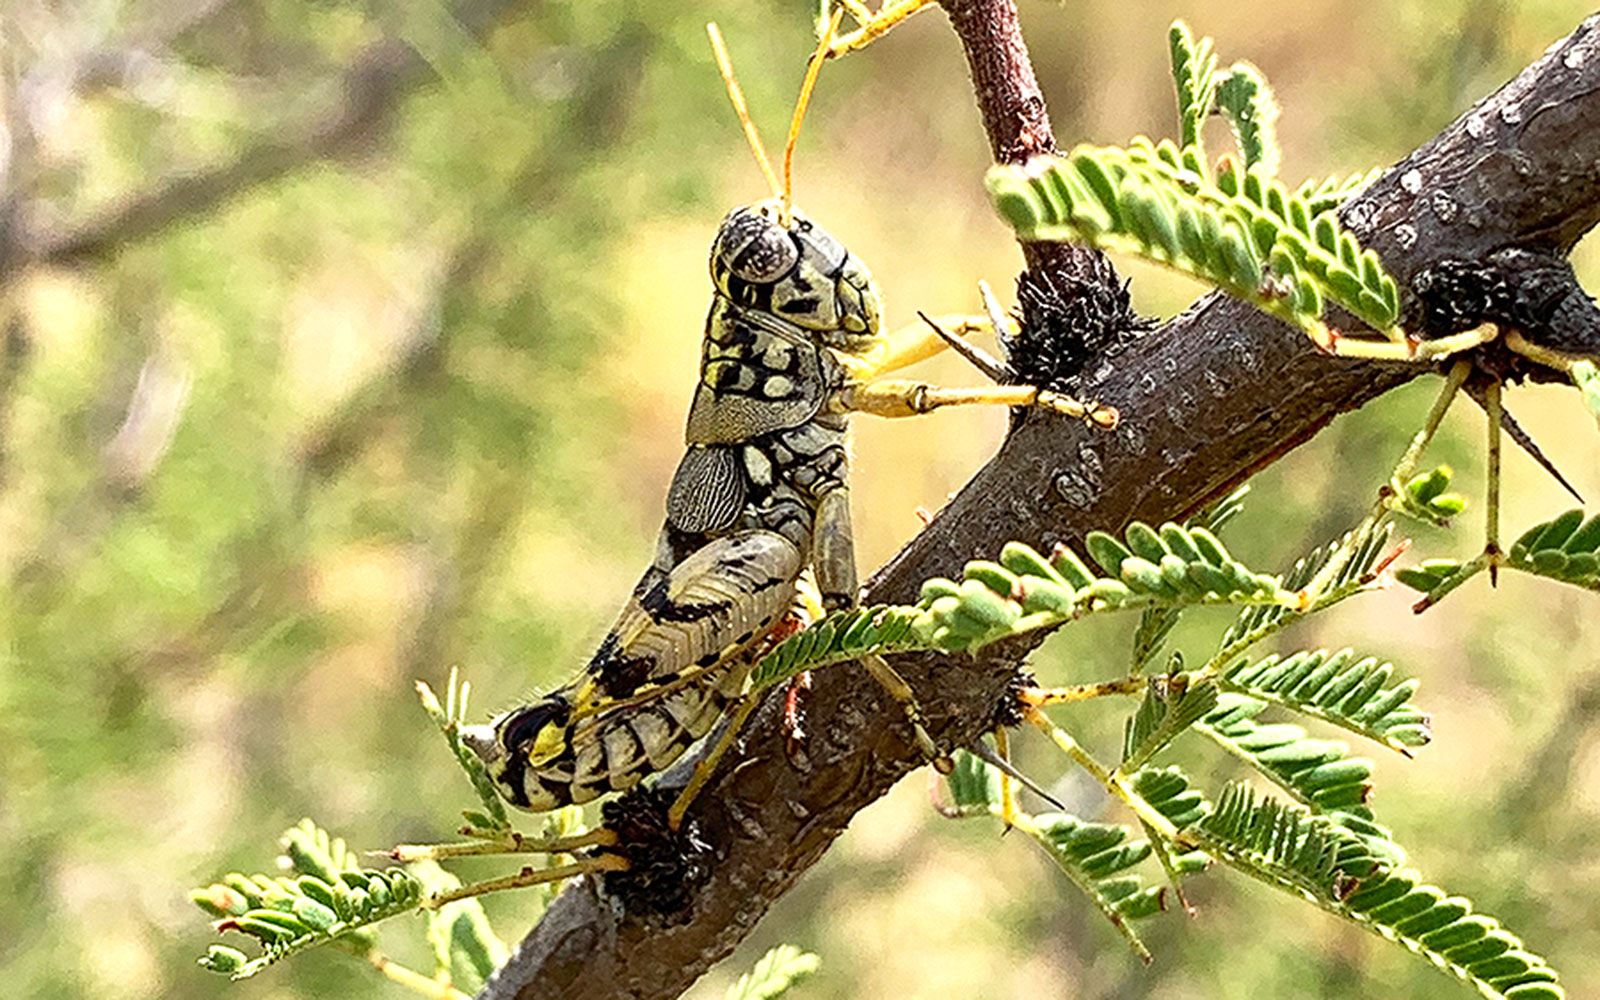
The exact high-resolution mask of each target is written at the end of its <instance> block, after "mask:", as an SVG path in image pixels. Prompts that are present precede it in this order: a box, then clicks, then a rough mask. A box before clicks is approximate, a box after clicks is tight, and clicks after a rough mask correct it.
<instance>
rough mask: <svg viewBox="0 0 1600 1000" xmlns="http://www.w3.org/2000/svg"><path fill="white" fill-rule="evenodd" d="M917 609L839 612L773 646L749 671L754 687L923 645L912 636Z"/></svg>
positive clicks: (876, 607) (879, 607) (887, 607)
mask: <svg viewBox="0 0 1600 1000" xmlns="http://www.w3.org/2000/svg"><path fill="white" fill-rule="evenodd" d="M917 618H918V612H917V611H916V609H915V608H903V607H894V606H891V605H886V604H879V605H874V606H872V607H869V608H852V609H849V610H846V611H838V612H835V613H833V614H831V615H828V616H827V617H826V618H823V619H822V620H821V621H818V622H814V623H812V624H811V625H809V626H807V627H806V628H805V629H804V630H802V631H800V632H798V633H796V634H795V635H792V636H790V637H789V638H787V639H785V640H784V641H783V642H780V643H779V644H778V645H777V646H775V647H773V649H772V650H771V652H769V653H767V654H766V655H765V656H763V657H762V658H761V659H760V660H759V661H758V662H757V663H756V666H755V669H753V670H752V671H751V673H750V685H751V687H752V689H753V690H757V691H759V690H763V689H765V688H768V687H771V686H772V685H774V684H778V683H781V682H783V681H786V680H788V679H789V678H791V677H793V676H795V675H796V674H798V673H800V672H802V671H805V670H813V669H816V668H819V667H825V666H828V665H829V664H833V663H844V662H847V661H849V660H856V659H860V658H861V657H862V656H865V655H867V654H869V653H880V654H881V653H898V652H905V651H908V650H912V649H921V648H925V647H924V645H923V644H922V643H921V642H919V641H918V640H917V638H916V636H915V634H914V626H915V625H916V621H917Z"/></svg>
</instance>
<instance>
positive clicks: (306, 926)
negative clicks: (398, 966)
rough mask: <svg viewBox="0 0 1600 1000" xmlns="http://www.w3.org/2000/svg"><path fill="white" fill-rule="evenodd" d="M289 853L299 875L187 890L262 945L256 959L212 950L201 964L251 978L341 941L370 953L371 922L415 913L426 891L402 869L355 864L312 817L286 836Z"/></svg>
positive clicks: (243, 878) (234, 877) (234, 878)
mask: <svg viewBox="0 0 1600 1000" xmlns="http://www.w3.org/2000/svg"><path fill="white" fill-rule="evenodd" d="M284 851H285V855H286V856H287V858H288V859H289V861H290V863H291V866H292V867H293V869H294V870H295V871H296V872H298V873H299V874H298V877H296V878H290V877H288V876H283V875H279V876H270V875H242V874H239V873H237V872H235V873H233V874H230V875H227V876H225V877H224V878H223V879H222V881H221V882H217V883H213V884H212V885H210V886H207V887H205V888H202V889H195V890H193V891H192V892H191V893H190V894H189V898H190V899H191V900H192V901H193V902H194V904H195V905H196V906H198V907H200V908H201V909H202V910H204V911H206V912H207V913H209V914H211V915H212V916H214V917H218V918H220V919H219V920H218V923H217V930H218V931H226V930H238V931H242V932H244V933H245V934H248V935H250V936H251V937H254V938H255V939H256V940H257V942H258V943H259V944H260V945H261V949H262V953H261V955H260V956H259V957H257V958H254V959H245V958H244V956H243V953H242V952H239V951H238V950H237V949H233V948H226V947H213V948H212V950H211V951H209V952H208V953H207V954H206V956H205V957H204V958H202V959H201V960H200V964H201V965H203V966H205V967H206V968H208V969H211V970H212V971H215V972H224V973H226V974H227V975H229V976H230V977H231V978H233V979H247V978H249V977H250V976H253V975H255V974H256V973H258V972H260V971H261V970H262V969H265V968H266V967H267V966H269V965H271V964H273V963H274V962H277V961H279V960H281V959H283V958H285V957H287V956H289V955H292V954H295V953H297V952H300V951H304V950H305V949H307V948H311V947H315V946H316V945H321V944H327V943H329V942H332V941H336V940H341V939H346V940H349V939H354V940H355V946H356V948H357V950H359V951H362V952H365V951H368V950H371V948H372V947H373V945H374V941H373V939H372V938H371V936H370V934H371V932H370V931H368V930H366V928H367V927H368V926H369V925H371V924H374V923H376V922H378V921H380V920H384V919H387V918H389V917H392V916H395V915H397V914H401V913H407V912H410V911H412V910H415V909H416V908H417V906H418V905H419V904H420V903H421V902H422V899H423V897H424V895H425V894H426V889H425V888H424V886H423V884H422V882H421V881H419V880H418V879H417V877H416V876H414V875H412V874H411V873H410V872H408V871H406V870H405V869H403V868H385V869H382V870H374V869H358V868H356V867H355V859H354V857H353V856H352V855H351V854H350V853H349V851H348V850H347V849H346V848H345V846H344V842H343V841H342V840H337V839H334V838H331V837H329V836H328V834H327V832H326V831H324V830H322V829H321V828H319V827H317V826H316V825H315V824H313V823H311V821H310V820H302V821H301V823H300V824H299V825H297V826H295V827H292V828H290V829H289V830H288V831H287V832H286V833H285V834H284ZM301 865H304V866H305V867H304V868H302V867H301Z"/></svg>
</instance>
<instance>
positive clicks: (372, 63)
mask: <svg viewBox="0 0 1600 1000" xmlns="http://www.w3.org/2000/svg"><path fill="white" fill-rule="evenodd" d="M518 2H520V0H475V2H463V3H461V4H458V5H457V7H456V9H455V10H454V11H453V14H454V16H455V17H456V19H457V20H458V21H460V22H461V24H462V25H463V27H464V28H465V29H466V30H467V31H468V32H470V33H471V34H473V35H474V36H476V37H480V38H481V37H482V36H483V35H484V34H486V33H487V32H488V31H489V29H490V28H492V27H493V26H494V25H495V24H496V23H497V22H498V21H499V19H500V18H501V17H502V16H504V15H505V14H506V13H507V12H508V11H509V10H510V9H511V8H513V7H514V6H516V4H517V3H518ZM430 74H431V71H430V69H429V67H428V63H427V62H426V61H425V60H424V59H423V57H422V56H421V55H420V54H418V53H417V52H416V50H414V49H413V48H412V47H411V46H410V45H408V44H406V43H405V42H403V41H400V40H398V39H393V38H390V39H384V40H382V41H378V42H374V43H372V44H371V45H370V46H368V47H367V48H366V49H365V50H364V51H363V52H362V53H361V55H360V56H358V57H357V58H356V60H355V62H354V63H353V64H352V65H351V66H350V68H349V69H348V70H346V71H345V73H344V75H343V76H342V78H341V80H340V85H339V92H340V95H341V99H340V100H339V101H338V103H337V105H336V106H335V107H333V108H332V109H330V110H328V111H326V112H323V113H321V114H318V115H315V116H313V117H312V118H310V119H309V120H307V121H304V122H301V123H299V124H298V125H296V126H294V127H292V128H289V129H288V130H287V132H288V134H287V135H286V136H278V137H274V138H271V139H267V140H265V141H263V142H260V143H258V144H256V145H254V146H251V147H250V148H248V149H246V150H244V151H243V152H241V153H240V154H239V155H238V156H236V157H235V158H233V159H231V160H229V161H227V162H225V163H219V164H216V165H214V166H211V167H208V168H206V169H204V170H200V171H196V172H192V173H182V174H177V175H175V176H172V177H168V178H165V179H162V180H158V181H156V182H155V183H154V184H152V185H151V186H150V187H149V188H148V189H146V190H144V191H139V192H136V193H134V194H131V195H129V196H128V197H127V198H125V199H123V200H122V201H121V202H119V203H117V204H115V205H113V206H111V207H110V208H108V209H106V210H104V211H103V212H101V213H100V214H99V215H98V216H96V217H94V218H91V219H88V220H86V221H83V222H80V223H77V224H75V225H71V226H67V227H65V228H55V227H43V226H40V225H39V224H37V223H35V224H34V225H32V226H26V225H25V226H23V227H21V228H20V232H17V233H16V234H15V235H14V237H13V238H14V239H15V245H14V246H11V247H9V248H7V247H0V284H4V282H5V281H6V280H7V279H8V278H9V277H11V271H12V270H14V269H18V268H21V267H24V266H27V265H30V264H57V265H71V264H81V263H85V262H91V261H96V260H102V259H104V258H106V257H109V256H111V255H112V254H114V253H116V252H117V251H118V250H119V249H120V248H121V247H123V246H125V245H126V244H128V243H132V242H136V241H138V240H142V239H146V238H148V237H150V236H152V235H154V234H156V233H159V232H161V231H162V230H164V229H166V228H167V227H169V226H172V225H174V224H176V223H178V222H180V221H182V220H184V219H188V218H193V217H195V216H199V215H203V214H205V213H206V212H210V211H213V210H215V209H217V208H219V207H220V206H222V205H224V204H226V203H227V202H228V201H229V200H231V199H233V198H235V197H238V196H240V195H242V194H244V193H246V192H248V191H249V190H250V189H251V188H254V187H257V186H259V185H261V184H264V183H267V182H270V181H272V180H275V179H277V178H279V177H282V176H283V175H285V174H287V173H289V172H291V171H293V170H295V169H297V168H299V167H302V166H304V165H306V164H307V163H311V162H314V161H316V160H320V159H326V158H329V157H334V156H340V155H347V154H349V153H351V152H353V151H355V150H358V149H360V148H362V147H363V146H364V145H365V144H367V143H368V142H370V140H372V138H373V137H374V136H375V135H376V134H377V133H378V132H379V131H380V130H381V129H382V128H383V126H384V125H385V123H386V122H387V120H388V116H389V113H390V112H391V111H392V110H393V109H394V108H395V107H396V106H397V105H398V104H399V103H400V100H401V99H402V98H403V97H404V96H405V95H406V94H407V93H409V92H410V91H411V89H412V88H413V87H415V86H417V85H418V84H420V83H422V82H424V81H426V80H427V79H429V77H430ZM12 197H13V198H20V194H18V193H13V195H12ZM24 211H25V209H24Z"/></svg>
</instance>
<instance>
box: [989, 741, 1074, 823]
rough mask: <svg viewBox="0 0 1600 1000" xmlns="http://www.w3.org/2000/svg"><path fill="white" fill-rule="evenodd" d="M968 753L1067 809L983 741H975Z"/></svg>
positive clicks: (1031, 790) (1036, 793) (1057, 805)
mask: <svg viewBox="0 0 1600 1000" xmlns="http://www.w3.org/2000/svg"><path fill="white" fill-rule="evenodd" d="M967 751H968V752H969V753H971V754H972V755H973V756H974V757H976V758H978V759H979V760H981V761H983V762H984V763H985V764H990V765H992V766H994V767H996V768H998V769H999V770H1000V771H1001V773H1003V774H1005V775H1007V776H1008V777H1011V778H1015V779H1016V780H1017V781H1019V782H1021V783H1022V787H1023V788H1026V789H1027V790H1028V791H1030V792H1032V793H1033V794H1035V795H1037V796H1039V797H1040V798H1041V799H1044V800H1045V801H1046V802H1048V803H1050V804H1051V805H1053V806H1055V807H1056V808H1057V809H1062V810H1065V809H1066V808H1067V807H1066V806H1064V805H1062V804H1061V802H1060V801H1059V800H1057V799H1056V797H1055V796H1054V795H1051V794H1050V793H1049V792H1047V791H1045V790H1044V789H1043V788H1040V787H1039V785H1038V783H1037V782H1035V781H1034V780H1033V779H1032V778H1030V777H1028V776H1027V775H1025V774H1023V773H1022V772H1021V771H1019V770H1017V768H1016V766H1015V765H1014V764H1012V763H1011V762H1010V761H1009V760H1006V759H1005V758H1004V757H1002V756H1000V755H999V754H997V753H995V752H994V750H993V749H991V748H990V746H989V744H987V743H985V742H983V741H982V740H974V741H973V742H972V745H971V746H969V747H967Z"/></svg>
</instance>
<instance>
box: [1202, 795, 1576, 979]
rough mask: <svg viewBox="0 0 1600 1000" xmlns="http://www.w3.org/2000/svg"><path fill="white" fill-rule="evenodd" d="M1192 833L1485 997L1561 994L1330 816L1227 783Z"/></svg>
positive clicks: (1496, 933) (1475, 919) (1515, 949)
mask: <svg viewBox="0 0 1600 1000" xmlns="http://www.w3.org/2000/svg"><path fill="white" fill-rule="evenodd" d="M1193 832H1194V833H1195V834H1196V835H1197V837H1198V838H1199V839H1200V841H1201V846H1202V847H1203V849H1204V850H1205V851H1206V852H1207V853H1209V854H1212V855H1214V856H1216V857H1218V858H1219V860H1223V861H1226V862H1228V863H1229V865H1230V866H1231V867H1237V868H1239V869H1240V870H1242V871H1246V872H1248V873H1250V874H1251V875H1254V876H1255V877H1257V878H1259V879H1261V880H1262V881H1265V882H1267V883H1268V884H1270V885H1274V886H1276V887H1278V888H1280V889H1284V890H1287V891H1291V892H1295V893H1298V894H1299V895H1301V896H1303V897H1305V898H1306V899H1309V900H1310V901H1312V902H1314V903H1316V904H1317V905H1319V906H1321V907H1322V908H1323V909H1325V910H1328V911H1329V912H1331V913H1334V914H1337V915H1338V916H1341V917H1344V918H1346V919H1348V920H1351V921H1353V922H1355V923H1356V924H1358V925H1360V926H1362V927H1365V928H1366V929H1367V930H1369V931H1371V932H1373V933H1375V934H1378V935H1380V936H1382V937H1384V938H1386V939H1388V940H1390V941H1394V942H1395V943H1397V944H1400V945H1401V946H1403V947H1405V948H1406V949H1407V950H1408V951H1411V952H1413V953H1414V954H1417V955H1420V956H1422V957H1424V958H1426V959H1427V960H1428V961H1429V962H1431V963H1433V964H1434V965H1435V966H1436V967H1438V968H1439V969H1440V970H1441V971H1443V972H1445V973H1447V974H1449V975H1451V976H1454V977H1455V978H1457V979H1459V980H1461V981H1462V982H1465V983H1468V984H1470V985H1472V986H1473V987H1475V988H1476V989H1477V990H1478V992H1479V993H1481V994H1482V995H1483V996H1485V997H1491V998H1498V997H1504V998H1507V1000H1556V998H1560V997H1563V996H1565V993H1564V992H1563V991H1562V989H1561V988H1560V987H1559V986H1557V985H1556V976H1555V973H1554V971H1553V970H1551V969H1550V967H1549V965H1548V964H1547V963H1546V962H1545V961H1544V959H1542V958H1540V957H1539V956H1537V955H1535V954H1532V953H1530V952H1528V951H1526V950H1525V949H1524V948H1523V945H1522V941H1521V940H1520V939H1518V938H1517V937H1516V936H1515V935H1514V934H1512V933H1510V932H1509V931H1507V930H1505V929H1504V928H1503V927H1502V926H1501V925H1500V923H1499V921H1497V920H1495V919H1494V918H1492V917H1487V916H1484V915H1482V914H1476V913H1474V912H1473V909H1472V904H1471V902H1470V901H1468V900H1466V899H1463V898H1462V897H1460V896H1448V895H1447V894H1446V893H1445V892H1444V891H1443V890H1441V889H1438V888H1436V887H1434V886H1432V885H1429V884H1427V883H1426V882H1425V881H1424V880H1423V879H1422V877H1421V876H1420V875H1418V874H1417V873H1416V872H1414V871H1411V870H1409V869H1395V868H1393V867H1390V866H1388V865H1387V864H1385V862H1384V860H1383V859H1382V858H1381V857H1379V856H1377V855H1374V854H1373V853H1372V850H1371V848H1372V843H1371V841H1370V839H1369V838H1365V837H1361V836H1358V835H1357V834H1355V833H1353V832H1352V831H1350V830H1347V829H1345V828H1344V827H1342V826H1340V825H1338V824H1336V823H1335V822H1333V821H1332V820H1331V819H1330V818H1329V817H1325V816H1318V815H1313V814H1310V813H1307V812H1305V811H1304V810H1302V809H1299V808H1297V807H1294V806H1287V805H1284V804H1282V803H1279V802H1276V801H1274V800H1272V799H1258V798H1257V796H1256V795H1255V793H1254V792H1252V791H1251V790H1250V789H1249V787H1248V786H1246V785H1231V786H1229V787H1228V789H1227V790H1226V791H1225V792H1224V793H1223V796H1222V798H1221V800H1220V801H1219V802H1218V805H1217V808H1216V809H1215V810H1214V811H1212V812H1211V813H1209V814H1208V815H1207V816H1206V817H1205V818H1204V819H1203V820H1202V821H1201V822H1200V823H1199V824H1197V826H1196V827H1195V828H1194V829H1193Z"/></svg>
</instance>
